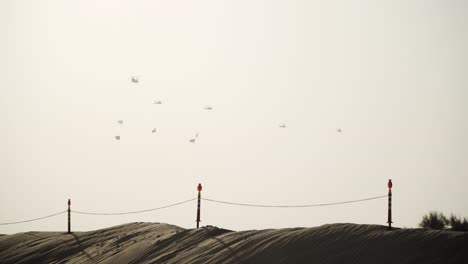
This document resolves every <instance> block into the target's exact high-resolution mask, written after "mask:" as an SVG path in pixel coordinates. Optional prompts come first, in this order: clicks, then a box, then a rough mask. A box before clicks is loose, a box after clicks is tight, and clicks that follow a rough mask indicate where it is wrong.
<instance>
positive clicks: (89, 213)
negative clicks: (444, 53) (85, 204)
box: [71, 198, 197, 215]
mask: <svg viewBox="0 0 468 264" xmlns="http://www.w3.org/2000/svg"><path fill="white" fill-rule="evenodd" d="M196 199H197V198H192V199H189V200H186V201H182V202H178V203H174V204H170V205H165V206H161V207H157V208H152V209H146V210H140V211H133V212H120V213H92V212H80V211H75V210H72V211H71V212H72V213H75V214H83V215H129V214H140V213H146V212H151V211H156V210H160V209H165V208H169V207H174V206H177V205H181V204H185V203H188V202H191V201H195V200H196Z"/></svg>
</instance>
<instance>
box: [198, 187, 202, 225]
mask: <svg viewBox="0 0 468 264" xmlns="http://www.w3.org/2000/svg"><path fill="white" fill-rule="evenodd" d="M197 190H198V205H197V228H199V227H200V200H201V190H202V185H201V183H199V184H198V186H197Z"/></svg>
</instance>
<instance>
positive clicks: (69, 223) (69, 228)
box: [67, 199, 71, 234]
mask: <svg viewBox="0 0 468 264" xmlns="http://www.w3.org/2000/svg"><path fill="white" fill-rule="evenodd" d="M70 205H71V201H70V199H68V232H67V233H68V234H70V233H71V215H70V212H71V210H70Z"/></svg>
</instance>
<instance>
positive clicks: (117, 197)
mask: <svg viewBox="0 0 468 264" xmlns="http://www.w3.org/2000/svg"><path fill="white" fill-rule="evenodd" d="M467 11H468V2H466V1H445V0H444V1H443V0H440V1H422V0H421V1H408V0H404V1H390V0H388V1H376V0H369V1H347V0H343V1H305V0H304V1H291V0H288V1H271V0H269V1H266V0H265V1H258V0H232V1H224V0H223V1H221V0H212V1H179V0H171V1H149V0H148V1H115V0H112V1H110V0H108V1H90V0H89V1H62V0H56V1H32V0H30V1H18V0H3V1H1V2H0V30H1V32H0V33H1V34H0V77H1V78H0V79H1V86H0V87H1V97H0V121H1V123H0V179H1V185H0V222H10V221H18V220H24V219H29V218H34V217H40V216H44V215H47V214H52V213H55V212H58V211H61V210H65V209H66V201H67V199H68V198H71V199H72V209H74V210H81V211H99V212H116V211H117V212H119V211H134V210H140V209H147V208H153V207H158V206H163V205H166V204H170V203H175V202H178V201H182V200H186V199H190V198H194V197H196V186H197V184H198V183H199V182H201V183H202V184H203V186H204V190H203V193H202V195H203V196H204V197H208V198H213V199H220V200H227V201H234V202H246V203H264V204H311V203H326V202H335V201H342V200H353V199H359V198H366V197H371V196H378V195H385V194H386V193H387V189H386V184H387V180H388V179H389V178H392V179H393V182H394V199H393V201H394V203H393V204H394V213H393V214H394V222H395V224H394V225H396V226H401V227H403V226H406V227H415V226H416V225H417V224H418V222H419V221H420V219H421V217H422V215H423V214H424V213H427V212H428V211H429V210H440V211H442V212H445V213H447V214H449V213H452V212H453V213H455V214H459V215H462V216H466V217H468V203H467V202H466V186H468V180H467V176H468V175H467V172H468V141H467V140H466V135H468V108H467V106H466V101H467V99H468V89H467V88H468V87H467V84H468V65H467V62H468V51H467V48H466V47H468V16H467ZM134 74H136V75H141V77H140V83H139V84H134V83H132V82H130V77H131V76H132V75H134ZM154 100H161V101H162V102H163V103H162V104H161V105H155V104H153V102H154ZM207 105H210V106H212V107H213V110H211V111H207V110H204V109H203V108H204V107H205V106H207ZM120 119H122V120H124V124H123V125H119V124H118V123H117V120H120ZM281 123H285V124H286V125H287V128H285V129H282V128H279V127H278V125H279V124H281ZM153 128H157V132H156V133H154V134H153V133H151V130H152V129H153ZM337 128H342V129H343V132H342V133H338V132H337V131H336V129H337ZM197 132H199V137H198V139H197V141H196V143H195V144H191V143H189V139H190V138H192V137H193V136H194V135H195V133H197ZM117 135H120V136H121V140H120V141H116V140H115V139H114V137H115V136H117ZM386 210H387V201H386V199H380V200H374V201H368V202H364V203H359V204H349V205H340V206H334V207H323V208H305V209H304V208H302V209H258V208H245V207H234V206H229V205H219V204H213V203H209V202H203V203H202V216H201V219H202V223H201V224H202V225H217V226H220V227H224V228H229V229H234V230H243V229H260V228H271V227H274V228H279V227H296V226H317V225H321V224H325V223H335V222H354V223H372V224H383V225H385V222H386V217H387V216H386V212H387V211H386ZM195 218H196V203H195V202H192V203H190V204H185V205H182V206H179V207H175V208H171V209H166V210H161V211H156V212H151V213H146V214H139V215H131V216H108V217H103V216H81V215H74V216H73V219H72V222H73V223H72V225H73V229H74V230H91V229H97V228H102V227H109V226H112V225H115V224H120V223H127V222H132V221H153V222H167V223H171V224H176V225H179V226H182V227H186V228H191V227H194V226H195ZM29 230H57V231H59V230H66V215H61V216H58V217H55V218H50V219H47V220H43V221H39V222H32V223H27V224H21V225H12V226H0V233H14V232H21V231H29Z"/></svg>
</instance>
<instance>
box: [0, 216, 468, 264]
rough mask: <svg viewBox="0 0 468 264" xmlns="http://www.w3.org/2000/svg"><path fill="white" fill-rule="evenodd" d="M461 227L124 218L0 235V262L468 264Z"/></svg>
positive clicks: (467, 240)
mask: <svg viewBox="0 0 468 264" xmlns="http://www.w3.org/2000/svg"><path fill="white" fill-rule="evenodd" d="M466 248H468V233H466V232H465V233H464V232H453V231H434V230H423V229H398V228H396V229H395V230H392V231H387V227H385V226H379V225H358V224H327V225H322V226H319V227H312V228H285V229H266V230H250V231H239V232H234V231H230V230H226V229H220V228H217V227H211V226H209V227H203V228H199V229H183V228H180V227H177V226H174V225H169V224H160V223H130V224H124V225H119V226H115V227H111V228H106V229H101V230H96V231H89V232H75V233H72V234H66V233H61V232H26V233H18V234H14V235H4V236H0V262H1V263H64V262H67V263H392V264H395V263H468V252H466V250H465V249H466Z"/></svg>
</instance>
